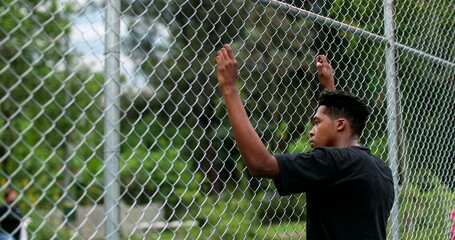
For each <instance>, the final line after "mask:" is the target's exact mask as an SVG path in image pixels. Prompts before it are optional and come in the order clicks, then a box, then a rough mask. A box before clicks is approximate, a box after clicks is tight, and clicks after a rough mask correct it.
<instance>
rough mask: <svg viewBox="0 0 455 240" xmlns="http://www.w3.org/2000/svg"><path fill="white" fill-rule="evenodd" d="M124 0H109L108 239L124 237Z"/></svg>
mask: <svg viewBox="0 0 455 240" xmlns="http://www.w3.org/2000/svg"><path fill="white" fill-rule="evenodd" d="M119 11H120V1H119V0H107V1H106V18H105V19H106V23H105V24H106V39H105V44H106V45H105V54H106V56H105V66H104V77H105V86H104V87H105V97H104V101H105V102H104V105H105V120H104V137H105V139H104V140H105V142H104V161H105V172H104V187H105V196H104V209H105V210H104V211H105V216H106V222H105V233H104V234H105V239H109V240H118V239H120V232H119V204H118V202H119V196H120V189H119V188H120V187H119V179H118V171H119V154H120V146H119V131H120V122H119V116H120V114H119V113H120V112H119V111H120V109H119V106H120V104H119V103H120V100H119V80H120V14H119Z"/></svg>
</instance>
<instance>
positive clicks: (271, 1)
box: [260, 0, 455, 69]
mask: <svg viewBox="0 0 455 240" xmlns="http://www.w3.org/2000/svg"><path fill="white" fill-rule="evenodd" d="M260 2H261V3H263V4H264V5H266V6H270V7H273V8H275V9H280V10H282V11H283V12H286V13H289V12H290V13H293V14H297V15H299V16H301V17H303V18H308V19H310V20H313V21H316V22H318V23H320V24H324V25H327V26H329V27H331V28H334V29H337V30H342V31H346V32H350V33H352V34H354V35H357V36H360V37H364V38H366V39H369V40H373V41H375V42H379V43H381V44H385V45H387V44H392V45H393V46H394V47H395V48H397V49H400V50H403V51H405V52H407V53H409V54H412V55H415V56H418V57H421V58H424V59H427V60H429V61H432V62H435V63H438V64H441V65H444V66H447V67H450V68H454V69H455V63H453V62H450V61H447V60H445V59H442V58H439V57H436V56H433V55H431V54H428V53H425V52H423V51H420V50H417V49H414V48H411V47H408V46H406V45H403V44H400V43H397V42H395V41H389V40H390V39H389V38H387V36H385V37H384V36H381V35H378V34H375V33H372V32H368V31H366V30H364V29H362V28H358V27H354V26H350V25H348V24H346V23H343V22H339V21H337V20H334V19H331V18H328V17H324V16H322V15H319V14H316V13H313V12H310V11H307V10H304V9H301V8H298V7H295V6H293V5H291V4H288V3H285V2H281V1H277V0H260Z"/></svg>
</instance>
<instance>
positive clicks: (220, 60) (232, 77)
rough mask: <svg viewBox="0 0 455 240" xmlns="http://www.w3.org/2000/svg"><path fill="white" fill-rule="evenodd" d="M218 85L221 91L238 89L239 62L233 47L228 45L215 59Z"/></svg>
mask: <svg viewBox="0 0 455 240" xmlns="http://www.w3.org/2000/svg"><path fill="white" fill-rule="evenodd" d="M215 63H216V72H217V75H218V83H219V87H220V89H221V91H222V92H223V93H224V91H226V90H227V91H229V90H232V89H236V80H237V76H238V69H237V60H235V56H234V52H233V51H232V48H231V46H229V44H226V45H224V46H223V48H221V49H220V50H219V51H218V52H217V53H216V58H215Z"/></svg>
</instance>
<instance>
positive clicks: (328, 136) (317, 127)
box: [310, 105, 337, 148]
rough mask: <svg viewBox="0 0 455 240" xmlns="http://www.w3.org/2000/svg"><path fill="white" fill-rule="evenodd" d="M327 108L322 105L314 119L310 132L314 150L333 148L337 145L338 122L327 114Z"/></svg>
mask: <svg viewBox="0 0 455 240" xmlns="http://www.w3.org/2000/svg"><path fill="white" fill-rule="evenodd" d="M325 109H326V106H324V105H322V106H320V107H319V108H318V110H317V111H316V114H314V117H313V128H312V129H311V131H310V144H311V147H312V148H316V147H331V146H334V144H335V139H336V133H337V122H336V120H332V119H331V118H330V117H329V116H328V115H327V114H325Z"/></svg>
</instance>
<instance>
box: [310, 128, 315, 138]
mask: <svg viewBox="0 0 455 240" xmlns="http://www.w3.org/2000/svg"><path fill="white" fill-rule="evenodd" d="M309 134H310V137H313V136H314V128H312V129H311V130H310V132H309Z"/></svg>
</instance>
